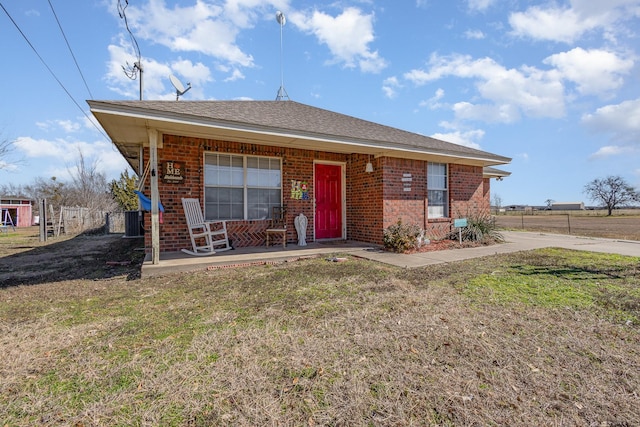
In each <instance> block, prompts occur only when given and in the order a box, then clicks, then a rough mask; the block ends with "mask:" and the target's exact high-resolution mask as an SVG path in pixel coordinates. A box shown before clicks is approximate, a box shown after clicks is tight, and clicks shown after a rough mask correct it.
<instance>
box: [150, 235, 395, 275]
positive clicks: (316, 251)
mask: <svg viewBox="0 0 640 427" xmlns="http://www.w3.org/2000/svg"><path fill="white" fill-rule="evenodd" d="M367 251H369V252H371V251H375V252H379V251H382V248H381V247H380V246H377V245H372V244H371V243H363V242H356V241H351V240H327V241H316V242H310V243H308V244H307V246H298V245H296V244H288V245H287V246H286V247H282V245H277V246H269V247H266V246H252V247H242V248H236V249H233V250H230V251H225V252H217V253H216V254H214V255H209V256H192V255H188V254H185V253H183V252H162V253H160V260H159V262H157V263H154V262H153V258H152V254H151V253H148V254H147V256H146V258H145V260H144V262H143V264H142V270H141V275H142V277H153V276H162V275H165V274H172V273H179V272H187V271H191V272H192V271H206V270H215V269H221V268H234V267H247V266H251V265H269V264H278V263H283V262H291V261H297V260H300V259H305V258H315V257H327V258H332V257H334V256H336V255H337V254H340V255H353V256H358V254H363V253H365V252H367Z"/></svg>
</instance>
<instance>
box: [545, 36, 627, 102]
mask: <svg viewBox="0 0 640 427" xmlns="http://www.w3.org/2000/svg"><path fill="white" fill-rule="evenodd" d="M543 62H544V63H545V64H549V65H553V66H555V67H556V68H557V69H558V71H559V72H560V73H561V74H562V76H563V77H564V78H565V79H567V80H570V81H573V82H574V83H576V85H577V87H578V92H580V93H581V94H583V95H588V94H595V95H598V94H599V95H606V94H609V93H610V92H611V91H613V90H615V89H619V88H620V87H621V86H622V84H623V83H624V80H623V78H622V75H623V74H628V73H629V72H630V71H631V68H632V67H633V60H631V59H623V58H620V57H619V56H617V55H616V54H615V53H612V52H608V51H606V50H601V49H591V50H584V49H582V48H580V47H577V48H575V49H572V50H570V51H568V52H562V53H557V54H555V55H551V56H549V57H548V58H546V59H545V60H544V61H543Z"/></svg>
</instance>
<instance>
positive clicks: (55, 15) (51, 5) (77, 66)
mask: <svg viewBox="0 0 640 427" xmlns="http://www.w3.org/2000/svg"><path fill="white" fill-rule="evenodd" d="M48 1H49V6H50V7H51V12H53V16H54V17H55V18H56V22H57V23H58V28H60V32H61V33H62V37H63V38H64V41H65V43H66V44H67V48H68V49H69V53H71V57H72V58H73V62H74V63H75V64H76V68H77V69H78V73H80V77H82V81H83V82H84V87H86V88H87V92H89V97H90V98H91V99H93V94H92V93H91V89H89V85H88V84H87V81H86V80H85V78H84V74H82V70H81V69H80V65H78V61H77V60H76V56H75V55H74V54H73V49H71V45H70V44H69V40H67V35H66V34H65V33H64V30H63V29H62V25H61V24H60V20H59V19H58V15H57V14H56V11H55V10H54V9H53V4H51V0H48Z"/></svg>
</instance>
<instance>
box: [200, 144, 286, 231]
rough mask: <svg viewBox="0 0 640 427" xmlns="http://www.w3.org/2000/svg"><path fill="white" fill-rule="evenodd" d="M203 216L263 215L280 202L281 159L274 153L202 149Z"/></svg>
mask: <svg viewBox="0 0 640 427" xmlns="http://www.w3.org/2000/svg"><path fill="white" fill-rule="evenodd" d="M204 186H205V189H204V196H205V208H204V210H205V218H206V219H207V220H217V219H237V220H244V219H267V218H270V217H271V211H272V207H274V206H281V205H282V169H281V161H280V159H279V158H275V157H257V156H237V155H233V154H220V153H206V154H205V156H204Z"/></svg>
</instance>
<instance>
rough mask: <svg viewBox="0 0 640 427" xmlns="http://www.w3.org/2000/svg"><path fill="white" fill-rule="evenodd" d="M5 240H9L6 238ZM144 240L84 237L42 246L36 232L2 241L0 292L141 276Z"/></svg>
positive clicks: (53, 240)
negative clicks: (11, 288)
mask: <svg viewBox="0 0 640 427" xmlns="http://www.w3.org/2000/svg"><path fill="white" fill-rule="evenodd" d="M3 239H5V238H4V237H3ZM142 246H143V242H142V240H141V239H123V238H122V235H121V234H106V235H105V234H81V235H76V236H63V237H56V238H50V239H48V240H47V242H39V241H38V234H37V232H36V233H35V234H34V230H32V229H29V230H20V231H19V232H18V233H16V234H15V235H13V236H6V240H0V256H2V257H1V258H0V288H3V287H9V286H19V285H27V284H29V285H31V284H39V283H49V282H58V281H62V280H73V279H102V278H108V277H113V276H115V275H122V274H126V275H127V276H128V277H130V278H136V277H139V276H140V265H141V264H142V261H143V259H144V251H142V250H137V249H140V248H141V247H142Z"/></svg>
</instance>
